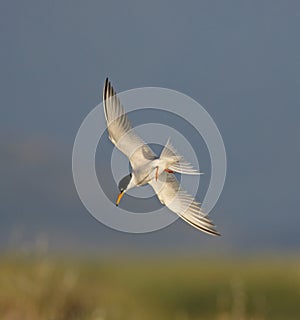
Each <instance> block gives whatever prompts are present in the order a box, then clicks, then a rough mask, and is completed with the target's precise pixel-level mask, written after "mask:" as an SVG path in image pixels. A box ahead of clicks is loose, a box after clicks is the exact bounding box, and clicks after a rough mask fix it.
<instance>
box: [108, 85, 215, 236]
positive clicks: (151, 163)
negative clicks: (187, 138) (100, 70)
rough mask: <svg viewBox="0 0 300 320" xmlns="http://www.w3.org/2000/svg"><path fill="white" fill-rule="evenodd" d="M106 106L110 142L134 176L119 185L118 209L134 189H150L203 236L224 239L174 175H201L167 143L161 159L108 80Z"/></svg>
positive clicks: (122, 180) (129, 176)
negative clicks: (137, 130)
mask: <svg viewBox="0 0 300 320" xmlns="http://www.w3.org/2000/svg"><path fill="white" fill-rule="evenodd" d="M103 106H104V114H105V118H106V122H107V129H108V134H109V139H110V140H111V141H112V143H113V144H114V145H115V146H116V147H117V148H118V149H119V150H120V151H121V152H123V153H124V154H125V155H126V156H127V157H128V159H129V161H130V164H131V167H132V172H131V173H129V175H127V176H125V177H124V178H123V179H121V181H120V182H119V186H118V187H119V191H120V193H119V195H118V198H117V201H116V205H117V206H118V205H119V203H120V201H121V198H122V197H123V195H124V194H125V193H126V191H128V190H129V189H131V188H134V187H139V186H143V185H146V184H147V183H148V184H150V186H151V187H152V188H153V189H154V191H155V193H156V195H157V197H158V199H159V200H160V202H161V203H162V204H163V205H165V206H167V207H168V208H169V209H170V210H171V211H173V212H175V213H176V214H177V215H178V216H179V217H180V218H182V219H183V220H184V221H186V222H187V223H189V224H190V225H192V226H193V227H195V228H197V229H198V230H201V231H203V232H206V233H209V234H212V235H220V234H219V233H218V231H217V230H216V228H215V226H214V224H213V223H212V222H211V221H210V220H209V219H208V218H207V217H206V215H205V214H204V213H203V212H202V211H201V207H200V203H199V202H197V201H196V200H195V198H194V197H192V196H191V195H189V194H188V193H187V192H186V191H184V190H183V189H182V188H181V186H180V184H179V182H178V180H177V179H176V177H175V175H174V172H178V173H181V174H200V173H199V172H198V171H197V170H196V169H194V168H193V166H192V165H191V164H190V163H189V162H187V161H186V160H185V159H184V158H183V157H182V156H181V155H179V154H178V152H177V151H176V150H175V148H174V147H173V146H172V145H171V143H170V140H168V141H167V143H166V145H165V147H164V149H163V150H162V152H161V155H160V157H158V156H157V155H156V154H155V153H154V152H153V151H152V150H151V148H150V147H149V145H147V144H146V143H145V142H144V141H143V140H142V139H141V138H140V137H139V136H138V135H137V134H136V132H135V130H134V129H133V128H132V126H131V123H130V121H129V119H128V116H127V115H126V113H125V110H124V107H123V106H122V104H121V103H120V100H119V98H118V97H117V94H116V92H115V91H114V89H113V87H112V85H111V83H110V82H109V80H108V79H106V81H105V84H104V88H103Z"/></svg>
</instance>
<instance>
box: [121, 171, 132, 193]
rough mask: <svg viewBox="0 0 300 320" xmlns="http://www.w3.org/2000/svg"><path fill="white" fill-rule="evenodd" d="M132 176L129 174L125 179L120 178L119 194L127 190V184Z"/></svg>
mask: <svg viewBox="0 0 300 320" xmlns="http://www.w3.org/2000/svg"><path fill="white" fill-rule="evenodd" d="M131 177H132V174H131V173H129V175H127V176H126V177H124V178H122V179H121V181H120V182H119V185H118V188H119V190H120V192H123V191H125V190H126V189H127V187H128V185H129V182H130V180H131Z"/></svg>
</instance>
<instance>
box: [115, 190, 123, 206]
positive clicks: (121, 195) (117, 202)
mask: <svg viewBox="0 0 300 320" xmlns="http://www.w3.org/2000/svg"><path fill="white" fill-rule="evenodd" d="M124 193H125V192H124V191H122V192H120V193H119V195H118V198H117V201H116V206H118V205H119V203H120V201H121V199H122V197H123V196H124Z"/></svg>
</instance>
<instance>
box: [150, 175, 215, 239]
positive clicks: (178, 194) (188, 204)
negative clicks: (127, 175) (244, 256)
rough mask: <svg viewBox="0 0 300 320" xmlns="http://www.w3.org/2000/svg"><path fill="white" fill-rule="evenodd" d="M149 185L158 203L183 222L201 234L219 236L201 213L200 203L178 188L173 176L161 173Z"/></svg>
mask: <svg viewBox="0 0 300 320" xmlns="http://www.w3.org/2000/svg"><path fill="white" fill-rule="evenodd" d="M149 184H150V185H151V186H152V188H153V189H154V191H155V193H156V194H157V197H158V199H159V200H160V202H161V203H162V204H164V205H166V206H167V207H168V208H169V209H170V210H171V211H173V212H175V213H176V214H177V215H178V216H179V217H180V218H182V219H183V220H184V221H186V222H187V223H189V224H190V225H192V226H193V227H195V228H197V229H198V230H201V231H203V232H206V233H209V234H212V235H218V236H219V235H220V234H219V232H218V231H217V230H216V229H215V226H214V224H213V223H212V222H211V221H210V220H209V219H208V218H207V217H206V216H205V215H204V213H203V212H202V211H201V208H200V203H198V202H197V201H195V199H194V198H193V197H192V196H191V195H189V194H188V193H187V192H186V191H184V190H182V189H181V188H180V185H179V182H178V180H177V179H176V177H175V175H174V174H172V173H167V172H163V173H162V174H161V175H160V176H159V178H158V180H157V181H155V179H154V180H151V181H150V182H149Z"/></svg>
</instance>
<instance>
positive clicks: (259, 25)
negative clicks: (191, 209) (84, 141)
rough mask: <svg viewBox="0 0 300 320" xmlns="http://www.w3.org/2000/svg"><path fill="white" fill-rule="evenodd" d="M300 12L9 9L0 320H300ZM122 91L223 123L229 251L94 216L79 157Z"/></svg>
mask: <svg viewBox="0 0 300 320" xmlns="http://www.w3.org/2000/svg"><path fill="white" fill-rule="evenodd" d="M299 12H300V4H299V2H298V1H288V2H287V1H271V0H268V1H251V2H240V1H226V2H222V1H208V0H207V1H202V0H201V1H198V2H193V1H192V2H188V3H183V2H181V1H172V2H171V1H169V2H167V1H151V2H150V1H147V2H146V1H110V2H109V1H106V2H104V1H92V0H89V1H66V0H65V1H33V0H28V1H26V2H23V1H7V0H4V1H1V2H0V17H1V19H0V41H1V42H0V43H1V50H0V70H1V72H0V88H1V95H0V108H1V117H0V150H1V152H0V161H1V166H0V171H1V180H0V190H1V191H0V196H1V201H0V215H1V220H0V221H1V223H0V250H1V256H0V263H1V264H0V317H1V319H33V320H34V319H53V320H56V319H154V318H155V319H299V315H300V306H299V301H300V269H299V266H300V259H299V249H300V233H299V225H300V214H299V207H298V199H299V187H300V179H299V178H300V173H299V163H300V147H299V135H300V127H299V116H300V111H299V89H300V80H299V75H300V43H299V28H300V19H299V18H300V13H299ZM107 76H108V77H109V78H110V79H111V80H112V82H113V84H114V86H115V87H116V89H117V91H124V90H128V89H131V88H136V87H143V86H157V87H166V88H170V89H174V90H178V91H180V92H183V93H185V94H187V95H189V96H191V97H192V98H194V99H195V100H196V101H198V102H199V103H200V104H202V105H203V106H204V107H205V108H206V110H207V111H208V112H209V113H210V115H211V116H212V117H213V119H214V120H215V122H216V124H217V126H218V128H219V130H220V132H221V134H222V137H223V140H224V143H225V146H226V151H227V160H228V172H227V179H226V184H225V188H224V190H223V193H222V195H221V197H220V199H219V201H218V204H217V206H216V207H215V208H214V210H213V211H212V212H211V217H212V219H213V220H214V221H215V223H216V224H217V225H218V228H219V230H220V231H221V233H222V235H223V236H222V237H221V238H212V237H209V236H207V235H205V234H202V233H200V232H198V231H197V230H195V229H193V228H192V227H190V226H188V225H187V224H185V223H184V222H182V221H176V222H175V223H174V224H172V225H171V226H169V227H167V228H165V229H163V230H160V231H157V232H153V233H148V234H140V235H138V234H126V233H121V232H118V231H115V230H112V229H109V228H107V227H106V226H104V225H102V224H101V223H99V222H98V221H96V220H95V219H94V218H93V217H92V216H91V215H90V214H89V213H88V212H87V210H86V209H85V208H84V206H83V205H82V204H81V202H80V200H79V198H78V196H77V194H76V190H75V187H74V184H73V179H72V168H71V156H72V147H73V142H74V139H75V135H76V133H77V130H78V128H79V126H80V124H81V122H82V121H83V119H84V118H85V116H86V115H87V114H88V112H89V111H91V110H92V109H93V108H94V107H95V106H96V105H97V104H99V103H100V102H101V91H102V85H103V82H104V80H105V78H106V77H107ZM107 143H108V144H109V142H108V141H107ZM99 161H100V162H99V163H98V165H99V166H100V167H101V159H100V160H99ZM104 210H115V207H113V206H111V207H107V208H104Z"/></svg>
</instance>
